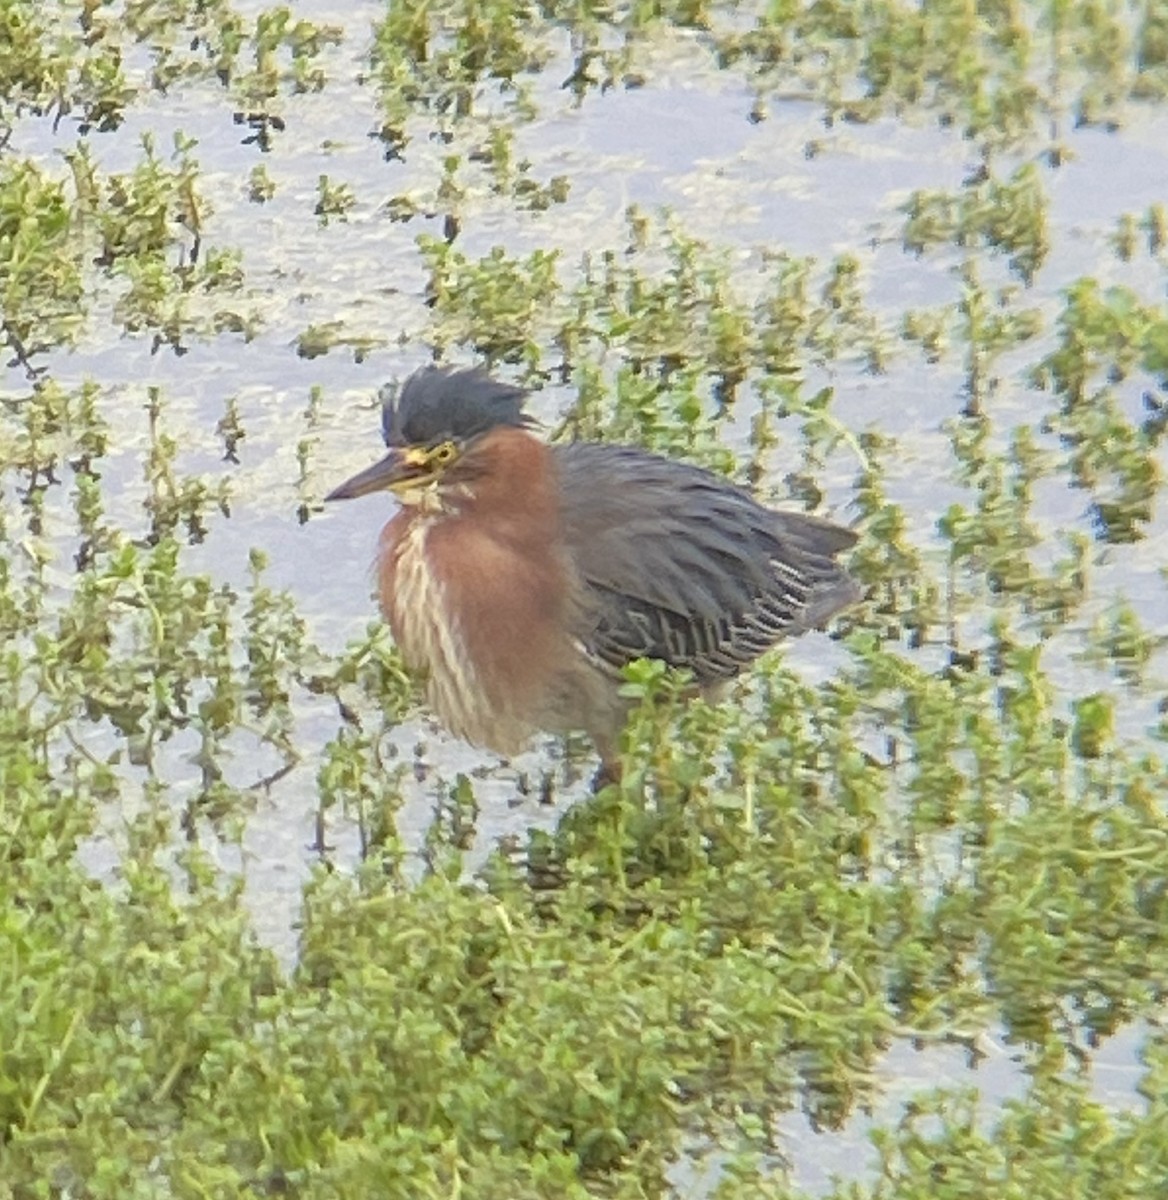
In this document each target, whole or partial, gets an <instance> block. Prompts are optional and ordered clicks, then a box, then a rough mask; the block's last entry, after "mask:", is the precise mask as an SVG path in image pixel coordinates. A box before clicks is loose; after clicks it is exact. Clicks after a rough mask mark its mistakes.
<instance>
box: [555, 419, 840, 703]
mask: <svg viewBox="0 0 1168 1200" xmlns="http://www.w3.org/2000/svg"><path fill="white" fill-rule="evenodd" d="M556 462H557V467H558V470H559V474H560V484H561V488H562V494H563V498H564V502H563V521H564V533H565V538H566V541H567V547H568V553H569V554H570V556H571V558H572V561H573V563H574V566H575V569H576V571H577V573H578V574H579V576H580V578H581V580H582V581H583V584H584V589H583V590H584V591H585V593H586V597H585V598H586V605H585V608H586V613H585V615H584V616H583V617H582V619H581V629H580V638H581V641H582V642H583V643H584V645H585V646H586V648H587V649H588V650H589V652H590V653H592V654H595V655H596V656H597V657H598V658H600V659H602V660H603V661H604V662H606V663H608V664H609V665H610V666H613V667H616V668H620V667H623V666H624V665H625V664H626V663H628V662H631V661H632V660H633V659H636V658H642V657H643V658H657V659H661V660H663V661H664V662H667V663H669V664H670V665H672V666H678V667H686V668H688V669H689V670H690V671H691V672H692V673H693V675H694V677H695V679H696V680H697V682H698V683H699V684H703V685H706V684H713V683H717V682H719V681H722V680H726V679H730V678H733V677H734V676H735V675H737V674H738V672H739V671H741V670H742V668H743V667H744V666H745V665H746V664H748V663H750V662H752V661H753V660H754V659H755V658H757V657H758V656H759V655H760V654H762V653H763V652H764V651H765V650H767V649H768V648H769V647H771V646H772V645H774V643H775V642H777V641H778V640H779V639H780V638H782V637H785V636H789V635H791V634H795V633H801V632H802V631H804V630H806V629H810V628H814V627H815V626H817V625H821V624H823V623H824V622H825V621H826V620H827V619H828V618H829V617H830V616H831V615H832V614H833V613H835V612H837V611H839V610H840V609H842V608H845V607H847V606H848V605H849V604H853V603H855V601H856V600H857V599H858V598H859V596H860V591H859V588H858V586H857V584H856V583H855V581H854V580H853V579H851V578H850V577H849V576H848V574H847V573H846V571H845V570H844V569H843V567H841V566H840V565H839V564H838V563H837V562H836V561H835V556H836V555H837V554H839V553H840V552H841V551H843V550H846V549H847V548H848V547H849V546H851V545H852V544H853V542H854V541H855V540H856V538H855V534H853V533H852V532H851V531H850V530H847V529H842V528H840V527H839V526H836V525H832V524H831V523H829V522H827V521H824V520H822V519H820V518H818V517H812V516H807V515H805V514H802V513H793V512H777V511H775V510H772V509H767V508H763V507H762V506H761V505H760V504H758V503H757V502H756V501H755V500H754V499H753V498H752V497H751V496H750V495H749V494H748V493H746V492H744V491H742V490H741V489H740V488H737V487H734V486H733V485H732V484H729V483H727V482H726V481H725V480H724V479H721V478H719V477H718V476H716V475H712V474H710V473H709V472H707V471H703V470H701V469H700V468H698V467H694V466H690V465H688V464H685V463H679V462H675V461H673V460H670V459H665V458H662V457H660V456H658V455H655V454H650V453H648V452H647V451H644V450H640V449H637V448H635V447H631V446H607V445H600V444H596V443H589V442H577V443H573V444H571V445H566V446H559V447H557V448H556Z"/></svg>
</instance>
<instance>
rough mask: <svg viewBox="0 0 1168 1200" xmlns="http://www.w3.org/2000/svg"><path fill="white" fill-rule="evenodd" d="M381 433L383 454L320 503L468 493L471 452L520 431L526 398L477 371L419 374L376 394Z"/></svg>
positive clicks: (525, 420)
mask: <svg viewBox="0 0 1168 1200" xmlns="http://www.w3.org/2000/svg"><path fill="white" fill-rule="evenodd" d="M380 396H381V402H382V418H381V421H382V431H383V433H384V436H385V444H386V445H387V446H388V447H389V452H388V453H387V454H386V455H385V457H384V458H382V459H381V460H380V461H379V462H376V463H374V464H373V465H372V466H371V467H366V468H365V470H364V471H360V472H358V474H356V475H354V476H353V477H352V479H348V480H346V481H345V482H344V483H342V484H341V485H340V487H338V488H334V489H333V491H331V492H330V493H329V494H328V495H327V496H326V497H325V499H326V500H351V499H353V498H354V497H356V496H365V495H368V494H369V493H370V492H378V491H390V492H393V493H395V494H396V495H397V496H398V497H399V499H401V500H402V501H403V502H404V503H406V504H411V503H412V504H422V503H425V497H427V496H432V495H435V494H437V495H439V496H440V495H441V493H442V490H443V489H444V488H450V487H452V486H455V485H467V484H469V483H470V482H471V481H473V479H474V478H475V476H476V475H477V474H478V473H479V471H480V469H481V464H478V463H476V455H475V451H476V448H478V447H479V446H480V445H481V444H482V442H483V441H484V439H485V438H486V436H487V435H488V434H489V433H491V432H492V431H494V430H497V429H501V428H508V429H521V430H522V429H527V428H529V427H530V426H531V425H532V424H533V422H532V419H531V418H530V417H529V416H527V414H526V413H524V411H523V402H524V399H525V398H526V393H525V392H524V391H523V389H522V388H517V387H514V386H512V385H511V384H508V383H500V382H499V381H498V380H495V379H492V378H491V377H490V376H489V375H487V374H486V372H484V371H482V370H481V369H479V368H473V369H471V370H457V369H451V368H444V367H423V368H422V370H420V371H416V372H415V373H414V374H413V375H411V376H410V377H409V379H407V380H406V381H405V383H404V384H403V385H402V387H401V388H400V389H398V388H397V387H395V386H394V385H392V384H387V385H386V386H385V387H383V388H382V389H381V393H380Z"/></svg>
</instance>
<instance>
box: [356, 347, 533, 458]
mask: <svg viewBox="0 0 1168 1200" xmlns="http://www.w3.org/2000/svg"><path fill="white" fill-rule="evenodd" d="M379 395H380V398H381V404H382V410H381V428H382V432H383V433H384V435H385V442H386V445H388V446H434V445H437V444H438V443H440V442H447V441H451V442H454V443H456V444H459V445H465V443H467V442H468V441H470V440H472V439H473V438H476V437H478V436H479V435H480V434H484V433H486V432H487V431H488V430H491V429H494V428H496V427H497V426H500V425H508V426H511V427H512V428H515V429H526V428H527V427H528V426H530V425H531V424H532V419H531V418H530V417H529V416H528V415H527V414H526V413H525V412H524V411H523V402H524V400H526V398H527V393H526V392H525V391H524V390H523V389H522V388H519V387H515V386H514V385H513V384H510V383H501V382H500V381H499V380H497V379H492V378H491V377H490V376H489V375H488V374H487V373H486V371H484V370H483V369H482V368H481V367H472V368H469V369H465V368H463V369H459V368H454V367H423V368H422V369H421V370H420V371H415V372H414V373H413V374H412V375H411V376H410V377H409V378H408V379H407V380H406V381H405V383H404V384H402V385H401V387H400V388H398V387H397V386H395V385H394V384H386V385H385V387H383V388H382V389H381V391H380V393H379Z"/></svg>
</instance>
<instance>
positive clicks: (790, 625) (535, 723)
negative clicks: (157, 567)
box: [327, 367, 860, 778]
mask: <svg viewBox="0 0 1168 1200" xmlns="http://www.w3.org/2000/svg"><path fill="white" fill-rule="evenodd" d="M525 398H526V393H525V392H524V391H523V389H521V388H518V387H513V386H511V385H510V384H507V383H501V382H499V381H497V380H494V379H492V378H490V376H488V375H487V374H485V373H484V372H483V371H482V370H481V369H473V370H452V369H444V368H439V367H427V368H423V369H422V370H420V371H418V372H416V373H415V374H414V375H412V376H411V377H410V378H409V379H408V380H406V382H405V384H404V385H403V386H402V388H401V390H400V392H397V393H396V394H395V391H394V389H392V388H385V389H383V390H382V400H383V403H384V408H383V417H382V423H383V429H384V434H385V441H386V444H387V446H388V447H389V453H388V454H387V455H386V456H385V457H384V458H383V459H381V461H380V462H377V463H375V464H374V465H373V466H371V467H369V468H367V469H366V470H364V471H362V472H360V474H358V475H355V476H354V477H353V478H352V479H350V480H348V481H347V482H346V483H343V484H341V486H340V487H338V488H337V489H336V490H335V491H333V492H331V493H330V494H329V496H328V497H327V499H329V500H343V499H350V498H352V497H355V496H363V495H366V494H367V493H369V492H374V491H381V490H388V491H391V492H393V493H394V494H395V495H396V496H397V498H398V499H399V500H400V501H401V505H402V507H401V509H400V510H399V511H398V512H397V513H396V514H395V515H394V516H393V517H392V519H391V520H390V521H389V523H388V524H387V525H386V526H385V528H384V529H383V530H382V532H381V543H380V549H379V553H378V560H377V565H378V582H379V585H380V598H381V610H382V612H383V614H384V616H385V618H386V620H387V621H388V622H389V625H390V628H391V629H392V632H393V635H394V638H395V640H396V641H397V643H398V646H399V647H400V649H401V652H402V655H403V657H404V658H405V661H406V663H407V665H408V666H409V667H410V668H411V669H413V670H416V671H420V672H422V673H423V674H424V675H425V677H426V699H427V702H428V703H429V705H430V707H431V708H432V709H433V710H434V712H435V713H436V714H437V715H438V717H439V718H440V719H441V721H442V722H443V724H445V725H446V726H447V727H448V728H449V729H450V731H451V732H452V733H454V734H456V735H457V736H458V737H461V738H463V739H465V740H466V741H469V742H473V743H475V744H477V745H480V746H484V747H487V748H489V749H492V750H495V751H497V752H498V753H500V754H512V753H515V752H516V751H517V750H519V749H520V748H521V747H522V746H523V745H524V744H525V743H526V742H527V741H528V740H529V739H530V738H531V736H532V735H533V734H534V733H535V732H536V731H537V730H541V729H543V730H548V731H553V732H557V733H566V732H569V731H571V730H583V731H584V732H586V733H587V734H588V735H589V736H590V737H591V739H592V741H593V744H594V745H595V747H596V749H597V751H598V753H599V755H600V759H601V776H600V777H601V778H611V777H614V776H615V775H616V774H617V761H618V746H619V738H620V734H621V730H622V728H623V726H624V722H625V719H626V717H627V715H628V710H629V701H628V700H627V699H625V698H624V697H622V696H621V695H620V686H621V682H622V680H621V668H623V667H624V666H625V665H626V664H628V663H629V662H631V661H633V660H634V659H638V658H653V659H661V660H663V661H664V662H665V663H667V664H668V665H670V666H672V667H683V668H685V669H686V670H687V671H689V672H690V674H691V675H692V677H693V680H694V682H695V684H696V685H697V687H698V688H699V689H700V690H701V691H703V692H706V693H711V692H713V691H715V690H716V689H717V687H718V685H719V684H722V683H725V682H726V681H727V680H730V679H733V678H734V677H735V676H736V675H738V674H739V672H741V671H742V670H743V668H744V667H746V666H747V665H749V664H750V663H751V662H753V660H754V659H756V658H757V657H758V656H759V655H760V654H762V653H763V652H764V651H765V650H767V649H768V648H769V647H771V646H772V645H774V643H775V642H777V641H778V640H779V639H780V638H783V637H789V636H792V635H795V634H799V633H803V632H804V631H806V630H808V629H811V628H813V627H815V626H819V625H822V624H823V623H824V622H825V621H827V620H828V618H829V617H831V616H832V615H833V614H834V613H836V612H838V611H839V610H840V609H842V608H845V607H847V606H848V605H850V604H853V603H855V601H856V600H857V599H858V598H859V596H860V589H859V587H858V585H857V584H856V582H855V581H854V580H853V579H852V578H851V577H850V576H849V575H848V574H847V572H846V571H845V570H844V568H843V567H842V566H840V565H839V563H837V562H836V556H837V555H838V554H840V553H841V552H842V551H844V550H846V549H847V548H848V547H849V546H851V545H852V544H853V542H854V541H855V537H856V535H855V534H854V533H852V532H851V531H850V530H847V529H842V528H840V527H839V526H837V525H833V524H831V523H830V522H828V521H825V520H823V519H821V518H819V517H813V516H808V515H806V514H804V513H795V512H779V511H775V510H773V509H769V508H764V507H763V506H762V505H760V504H758V503H757V502H756V501H755V500H754V499H753V498H752V497H751V496H750V495H749V494H748V493H747V492H745V491H743V490H742V489H741V488H738V487H735V486H734V485H732V484H730V483H728V482H726V481H725V480H723V479H720V478H719V477H718V476H716V475H712V474H711V473H710V472H708V471H704V470H702V469H701V468H699V467H695V466H691V465H689V464H686V463H682V462H677V461H674V460H672V459H668V458H663V457H661V456H660V455H658V454H652V453H649V452H648V451H646V450H642V449H639V448H637V447H635V446H621V445H606V444H603V443H594V442H572V443H568V444H565V445H548V444H547V443H545V442H543V441H540V440H539V439H538V438H537V437H535V436H534V434H533V433H532V432H531V427H532V424H533V421H532V419H531V418H530V417H529V416H527V415H526V414H525V413H524V411H523V404H524V400H525Z"/></svg>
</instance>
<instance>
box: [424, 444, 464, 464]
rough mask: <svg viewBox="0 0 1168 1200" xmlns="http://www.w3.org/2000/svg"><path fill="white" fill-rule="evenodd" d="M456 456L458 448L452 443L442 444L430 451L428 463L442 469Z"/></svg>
mask: <svg viewBox="0 0 1168 1200" xmlns="http://www.w3.org/2000/svg"><path fill="white" fill-rule="evenodd" d="M457 455H458V448H457V447H456V446H455V444H454V443H453V442H442V443H441V445H438V446H435V447H434V449H433V450H431V451H430V462H431V463H432V464H433V465H434V466H436V467H444V466H446V465H447V463H449V462H452V461H453V460H454V459H455V457H457Z"/></svg>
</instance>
